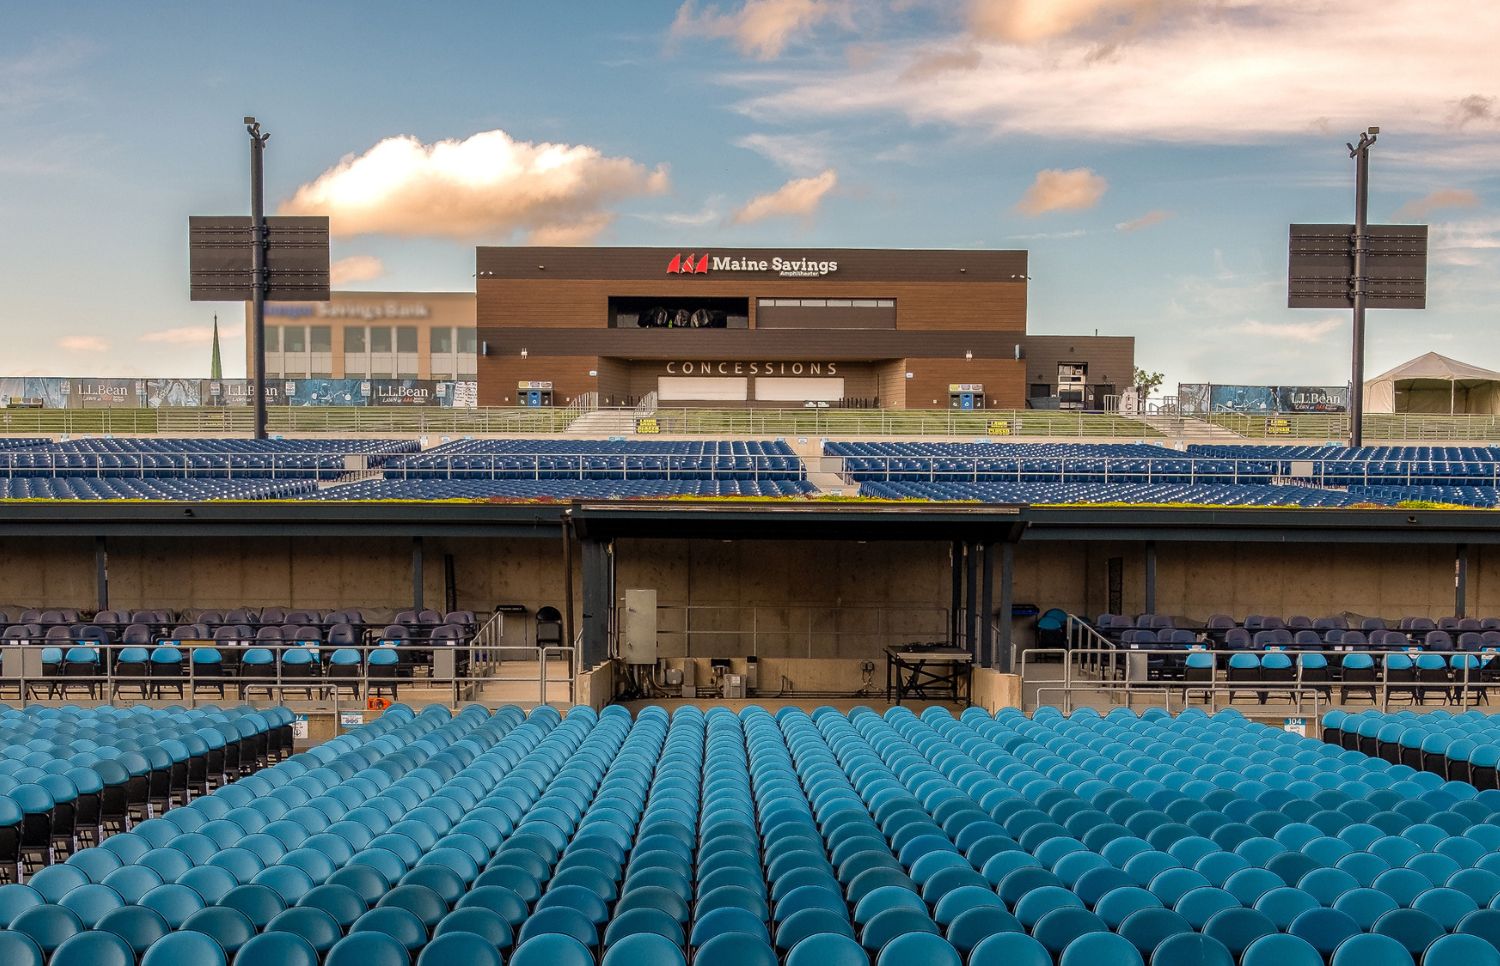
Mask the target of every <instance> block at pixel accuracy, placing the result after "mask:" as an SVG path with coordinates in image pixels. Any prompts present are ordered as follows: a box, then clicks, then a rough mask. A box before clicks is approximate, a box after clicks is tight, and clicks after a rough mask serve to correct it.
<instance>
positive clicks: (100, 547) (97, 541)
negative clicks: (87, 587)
mask: <svg viewBox="0 0 1500 966" xmlns="http://www.w3.org/2000/svg"><path fill="white" fill-rule="evenodd" d="M94 588H95V591H96V597H97V599H98V602H99V606H98V607H97V608H95V609H96V610H109V547H108V545H106V543H105V541H104V538H103V537H95V538H94Z"/></svg>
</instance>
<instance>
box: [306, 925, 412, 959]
mask: <svg viewBox="0 0 1500 966" xmlns="http://www.w3.org/2000/svg"><path fill="white" fill-rule="evenodd" d="M323 966H411V955H410V954H409V953H408V952H407V951H406V946H405V945H404V944H403V943H402V942H401V941H400V940H398V939H396V938H394V937H392V936H389V935H387V934H386V933H383V932H351V933H349V935H347V936H345V937H344V938H343V939H340V940H339V941H338V942H336V943H334V944H333V948H332V949H330V950H329V951H328V956H327V958H325V959H324V960H323Z"/></svg>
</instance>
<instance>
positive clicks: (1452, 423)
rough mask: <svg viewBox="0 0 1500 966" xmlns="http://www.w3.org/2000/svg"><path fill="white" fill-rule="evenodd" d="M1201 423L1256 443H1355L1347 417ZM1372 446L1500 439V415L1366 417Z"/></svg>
mask: <svg viewBox="0 0 1500 966" xmlns="http://www.w3.org/2000/svg"><path fill="white" fill-rule="evenodd" d="M1195 415H1196V416H1197V418H1199V419H1203V420H1206V421H1208V422H1210V423H1213V424H1214V425H1216V426H1222V427H1224V428H1225V429H1228V430H1230V431H1231V432H1234V433H1237V434H1238V435H1240V436H1245V437H1249V438H1254V439H1273V438H1278V437H1279V438H1288V439H1319V440H1329V439H1333V440H1343V439H1348V438H1349V416H1348V414H1347V413H1199V414H1195ZM1361 422H1362V425H1363V427H1364V438H1365V442H1366V443H1370V442H1372V441H1376V440H1402V441H1407V440H1431V441H1434V442H1458V441H1465V440H1475V441H1495V440H1500V416H1492V415H1453V416H1447V415H1439V414H1429V413H1366V414H1365V415H1364V419H1363V420H1362V421H1361Z"/></svg>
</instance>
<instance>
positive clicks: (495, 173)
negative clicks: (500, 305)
mask: <svg viewBox="0 0 1500 966" xmlns="http://www.w3.org/2000/svg"><path fill="white" fill-rule="evenodd" d="M666 188H667V171H666V168H665V167H657V168H655V169H654V170H650V169H647V168H646V167H645V166H644V165H642V164H641V163H639V162H637V161H634V160H632V159H630V158H611V157H606V156H605V155H604V154H602V153H601V152H600V151H599V149H598V148H593V147H589V146H588V145H568V144H549V143H539V142H530V141H517V140H515V139H514V138H512V137H511V136H510V135H509V134H507V133H505V132H504V131H499V130H496V131H483V132H481V133H479V134H475V135H472V136H470V137H468V138H465V139H464V140H462V141H458V140H446V141H438V142H436V143H433V144H423V143H422V142H421V141H418V140H417V139H416V138H414V137H410V136H407V135H402V136H398V137H391V138H386V139H385V140H383V141H381V142H380V143H378V144H376V145H375V146H374V147H372V148H370V149H369V150H368V151H366V152H365V153H364V154H361V155H358V156H356V155H352V154H351V155H347V156H345V157H344V158H343V160H341V161H340V162H339V163H338V164H337V165H335V166H334V167H332V168H329V169H328V170H327V171H325V172H323V173H322V174H321V175H319V176H318V177H317V178H316V179H314V180H313V181H311V182H309V183H307V184H304V185H303V186H302V187H300V188H298V189H297V191H296V193H295V194H294V195H293V196H292V198H291V199H290V200H288V201H286V202H285V203H283V204H282V205H281V209H280V210H281V213H282V214H288V215H315V214H322V215H328V216H329V217H330V219H331V223H330V226H331V229H332V231H333V234H335V235H337V236H340V237H348V236H350V235H364V234H390V235H401V236H406V237H415V236H436V237H442V238H456V239H463V240H472V239H480V238H485V239H496V238H505V237H508V236H511V235H513V234H520V235H521V236H522V237H524V238H526V239H527V240H529V241H533V242H537V243H541V244H547V243H553V244H567V243H578V242H583V241H588V240H590V239H592V238H593V237H595V236H596V235H598V234H599V233H600V232H601V231H603V230H604V229H605V228H606V227H608V225H609V223H610V221H611V220H612V218H613V214H612V213H611V212H610V211H609V207H610V206H611V205H613V204H615V203H616V202H619V201H623V200H625V199H627V198H632V197H637V196H640V195H650V194H658V193H660V192H662V191H665V190H666Z"/></svg>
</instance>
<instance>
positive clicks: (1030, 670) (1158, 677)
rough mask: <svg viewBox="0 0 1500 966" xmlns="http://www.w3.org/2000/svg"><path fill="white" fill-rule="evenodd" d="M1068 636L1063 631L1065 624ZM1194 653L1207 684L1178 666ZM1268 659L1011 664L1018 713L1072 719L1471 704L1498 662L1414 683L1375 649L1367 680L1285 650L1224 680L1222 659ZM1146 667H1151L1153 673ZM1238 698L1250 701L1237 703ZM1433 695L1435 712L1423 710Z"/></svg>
mask: <svg viewBox="0 0 1500 966" xmlns="http://www.w3.org/2000/svg"><path fill="white" fill-rule="evenodd" d="M1077 623H1078V624H1079V625H1081V624H1082V622H1081V621H1079V622H1077ZM1069 632H1070V634H1071V633H1072V627H1071V624H1070V628H1069ZM1080 637H1081V638H1083V639H1092V638H1096V637H1098V635H1097V634H1094V635H1092V637H1091V636H1090V635H1088V634H1084V633H1082V632H1080ZM1071 639H1072V638H1071V637H1070V640H1071ZM1193 653H1202V654H1208V655H1211V656H1212V657H1213V659H1214V667H1213V668H1212V669H1208V670H1210V673H1209V674H1208V675H1207V676H1206V677H1205V676H1204V675H1203V674H1202V673H1201V671H1200V672H1199V673H1198V674H1196V675H1193V676H1189V669H1186V668H1185V667H1184V662H1185V661H1186V659H1187V656H1188V655H1189V654H1193ZM1271 653H1278V651H1276V650H1266V651H1259V650H1253V651H1247V650H1243V649H1242V650H1234V649H1222V648H1217V649H1210V648H1206V647H1194V648H1191V649H1188V648H1183V647H1131V646H1127V645H1109V646H1106V647H1075V646H1069V647H1066V648H1037V647H1031V648H1026V649H1025V650H1023V651H1021V653H1020V655H1019V657H1020V663H1019V665H1018V667H1019V670H1020V675H1021V686H1022V693H1023V694H1029V695H1031V696H1032V699H1031V700H1028V701H1027V702H1026V703H1027V707H1026V709H1025V710H1027V711H1034V710H1036V708H1037V707H1039V706H1041V705H1045V704H1055V705H1057V706H1058V707H1059V708H1060V709H1061V710H1063V711H1064V712H1071V711H1072V710H1073V709H1074V708H1076V707H1078V706H1080V704H1090V705H1092V704H1096V703H1097V704H1105V705H1123V706H1125V707H1133V706H1136V704H1137V702H1138V701H1142V700H1147V701H1151V702H1159V704H1160V706H1163V707H1165V708H1166V710H1168V711H1173V710H1174V709H1175V710H1182V709H1183V708H1186V707H1188V706H1190V705H1195V706H1198V707H1203V708H1205V709H1207V710H1209V711H1215V710H1218V709H1220V708H1227V707H1235V708H1239V709H1241V710H1249V709H1260V710H1261V711H1263V712H1264V713H1267V714H1279V713H1284V712H1285V713H1291V714H1295V715H1297V716H1299V717H1301V716H1305V715H1311V716H1314V717H1315V716H1317V715H1320V714H1321V713H1322V712H1323V711H1325V710H1327V709H1328V708H1331V707H1336V706H1342V705H1351V704H1356V703H1357V704H1359V706H1361V707H1375V708H1379V709H1380V710H1382V711H1384V710H1388V709H1389V708H1390V707H1392V706H1393V705H1398V704H1399V705H1402V706H1405V707H1416V708H1421V707H1424V706H1428V707H1437V706H1449V705H1452V706H1460V707H1470V706H1474V705H1479V704H1488V703H1489V695H1490V692H1492V691H1494V692H1496V693H1500V663H1495V665H1494V669H1493V670H1491V669H1490V666H1489V665H1490V664H1491V662H1492V661H1494V662H1500V657H1495V656H1494V655H1488V654H1475V655H1474V657H1475V658H1476V659H1478V660H1479V661H1480V662H1482V663H1481V664H1480V666H1479V667H1477V668H1471V667H1470V666H1469V662H1467V661H1465V662H1462V664H1461V666H1459V667H1451V666H1449V665H1448V664H1447V662H1445V666H1444V669H1443V672H1442V674H1441V676H1440V677H1439V676H1431V677H1423V676H1422V674H1421V673H1420V672H1419V671H1417V670H1416V669H1411V670H1405V669H1403V670H1402V671H1400V672H1399V673H1396V674H1393V673H1391V672H1388V671H1387V669H1386V668H1384V666H1383V664H1382V663H1381V661H1380V658H1381V657H1382V656H1383V653H1384V652H1380V651H1375V650H1371V651H1365V652H1358V653H1368V654H1370V656H1371V657H1372V658H1373V659H1374V660H1375V666H1374V667H1373V668H1371V669H1368V670H1369V673H1368V675H1366V674H1364V673H1363V669H1362V670H1361V672H1360V673H1358V674H1349V673H1346V672H1345V671H1344V669H1343V668H1341V667H1340V661H1341V659H1342V657H1343V656H1344V654H1345V653H1348V652H1345V651H1337V650H1329V651H1296V650H1291V649H1288V650H1286V651H1283V652H1279V653H1284V654H1285V655H1286V656H1287V657H1288V658H1289V659H1290V660H1291V667H1289V668H1286V669H1284V670H1282V671H1278V675H1279V676H1277V677H1275V678H1262V679H1251V678H1249V677H1245V678H1231V677H1230V669H1229V666H1228V664H1229V658H1230V657H1232V656H1234V655H1236V654H1240V655H1243V654H1253V655H1255V656H1257V657H1261V658H1263V657H1265V656H1266V655H1267V654H1271ZM1314 653H1315V654H1319V655H1321V656H1322V657H1323V658H1324V659H1325V660H1326V661H1327V662H1328V663H1327V666H1326V667H1324V668H1306V667H1304V666H1303V663H1302V662H1301V661H1300V660H1298V657H1299V655H1301V654H1314ZM1390 653H1396V654H1405V653H1406V652H1405V651H1393V652H1390ZM1451 656H1452V655H1445V657H1451ZM1153 661H1156V662H1159V663H1158V664H1157V665H1156V666H1153V663H1152V662H1153ZM1246 695H1248V696H1249V697H1250V700H1249V701H1244V700H1238V699H1241V698H1243V697H1245V696H1246ZM1272 696H1282V697H1284V699H1285V700H1284V701H1283V702H1281V703H1272V702H1270V701H1269V700H1268V699H1269V698H1271V697H1272ZM1355 696H1364V698H1365V700H1362V701H1359V702H1356V701H1354V700H1353V698H1354V697H1355ZM1434 697H1436V698H1437V699H1438V700H1439V702H1440V705H1432V704H1429V701H1430V700H1431V699H1432V698H1434Z"/></svg>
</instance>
